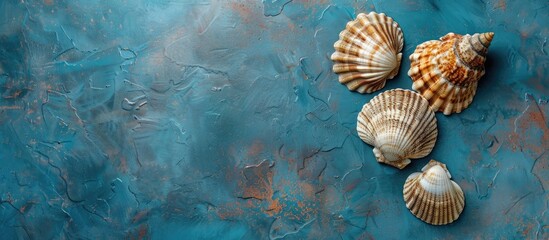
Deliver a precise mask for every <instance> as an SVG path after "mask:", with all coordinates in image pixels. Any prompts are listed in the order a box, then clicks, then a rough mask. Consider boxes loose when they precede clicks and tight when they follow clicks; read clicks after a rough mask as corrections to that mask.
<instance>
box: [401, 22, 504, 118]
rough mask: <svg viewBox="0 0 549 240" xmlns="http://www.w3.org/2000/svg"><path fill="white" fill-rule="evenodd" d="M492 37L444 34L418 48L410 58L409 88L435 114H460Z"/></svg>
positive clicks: (481, 71)
mask: <svg viewBox="0 0 549 240" xmlns="http://www.w3.org/2000/svg"><path fill="white" fill-rule="evenodd" d="M493 37H494V33H493V32H487V33H475V34H473V35H472V36H471V35H469V34H467V35H464V36H462V35H459V34H455V33H448V34H446V35H445V36H444V37H441V38H440V41H438V40H431V41H427V42H424V43H422V44H420V45H418V46H417V48H416V50H415V51H414V53H413V54H412V55H410V62H411V68H410V70H409V71H408V75H409V76H410V77H411V78H412V81H413V85H412V88H413V89H414V90H416V91H418V92H419V93H421V95H423V97H425V98H426V99H427V100H429V104H431V107H432V108H433V110H435V111H442V112H443V113H444V114H445V115H450V114H452V113H459V112H461V111H462V110H463V109H465V108H467V107H468V106H469V104H471V102H472V101H473V97H474V96H475V93H476V91H477V84H478V80H479V79H480V78H481V77H482V76H483V75H484V62H485V61H486V53H487V51H488V47H489V46H490V43H491V42H492V38H493Z"/></svg>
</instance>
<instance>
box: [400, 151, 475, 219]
mask: <svg viewBox="0 0 549 240" xmlns="http://www.w3.org/2000/svg"><path fill="white" fill-rule="evenodd" d="M421 170H422V171H423V172H422V173H420V172H416V173H412V174H411V175H410V176H409V177H408V178H407V179H406V183H404V190H403V194H404V202H406V207H407V208H408V209H410V211H411V212H412V214H414V215H415V216H416V217H417V218H419V219H421V220H423V221H424V222H426V223H429V224H433V225H446V224H449V223H451V222H453V221H455V220H456V219H458V217H459V215H460V214H461V212H462V211H463V208H464V207H465V197H464V195H463V191H462V190H461V187H459V185H458V184H457V183H455V182H454V181H452V180H450V178H451V177H452V175H450V172H449V171H448V169H447V168H446V165H445V164H443V163H440V162H437V161H435V160H431V161H430V162H429V163H428V164H427V165H425V167H423V168H422V169H421Z"/></svg>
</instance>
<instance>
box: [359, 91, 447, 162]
mask: <svg viewBox="0 0 549 240" xmlns="http://www.w3.org/2000/svg"><path fill="white" fill-rule="evenodd" d="M356 128H357V132H358V136H359V137H360V138H361V139H362V140H363V141H364V142H366V143H368V144H370V145H372V146H374V149H373V152H374V155H375V157H376V159H377V161H378V162H381V163H385V164H389V165H391V166H393V167H396V168H399V169H402V168H404V167H406V165H408V164H409V163H410V158H421V157H425V156H427V155H428V154H429V153H430V152H431V150H433V147H434V146H435V142H436V139H437V135H438V131H437V119H436V118H435V113H434V112H433V110H431V109H430V108H429V102H427V100H425V99H424V98H423V97H421V95H419V94H418V93H416V92H413V91H410V90H403V89H394V90H389V91H385V92H383V93H381V94H379V95H378V96H376V97H374V98H373V99H372V100H371V101H370V102H368V103H366V104H365V105H364V107H362V111H361V112H360V113H359V114H358V118H357V127H356Z"/></svg>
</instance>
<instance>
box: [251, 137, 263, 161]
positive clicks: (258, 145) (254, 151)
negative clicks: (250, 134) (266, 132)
mask: <svg viewBox="0 0 549 240" xmlns="http://www.w3.org/2000/svg"><path fill="white" fill-rule="evenodd" d="M263 148H264V145H263V143H262V142H261V141H259V140H256V141H254V142H253V143H252V145H251V146H250V147H249V148H248V156H249V157H255V156H257V155H259V154H260V153H261V152H262V151H263Z"/></svg>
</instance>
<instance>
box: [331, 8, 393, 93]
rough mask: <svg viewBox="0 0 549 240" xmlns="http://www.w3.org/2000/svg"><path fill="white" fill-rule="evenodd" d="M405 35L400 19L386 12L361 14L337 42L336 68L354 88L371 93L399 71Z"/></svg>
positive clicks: (342, 78)
mask: <svg viewBox="0 0 549 240" xmlns="http://www.w3.org/2000/svg"><path fill="white" fill-rule="evenodd" d="M403 44H404V37H403V35H402V30H401V29H400V27H399V25H398V23H397V22H395V21H393V19H392V18H390V17H387V16H386V15H385V14H383V13H381V14H378V13H375V12H371V13H369V14H368V15H366V14H364V13H360V14H358V16H357V18H356V19H355V20H354V21H350V22H348V23H347V26H346V28H345V29H344V30H343V31H341V33H339V40H338V41H337V42H335V44H334V48H335V52H334V53H333V54H332V56H331V59H332V60H333V61H334V67H333V71H334V72H335V73H337V74H339V82H340V83H342V84H346V85H347V88H349V90H351V91H357V92H359V93H371V92H374V91H377V90H379V89H381V88H383V87H384V86H385V81H386V80H387V79H392V78H393V77H395V76H396V75H397V73H398V68H399V66H400V60H401V59H402V53H401V51H402V46H403Z"/></svg>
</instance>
